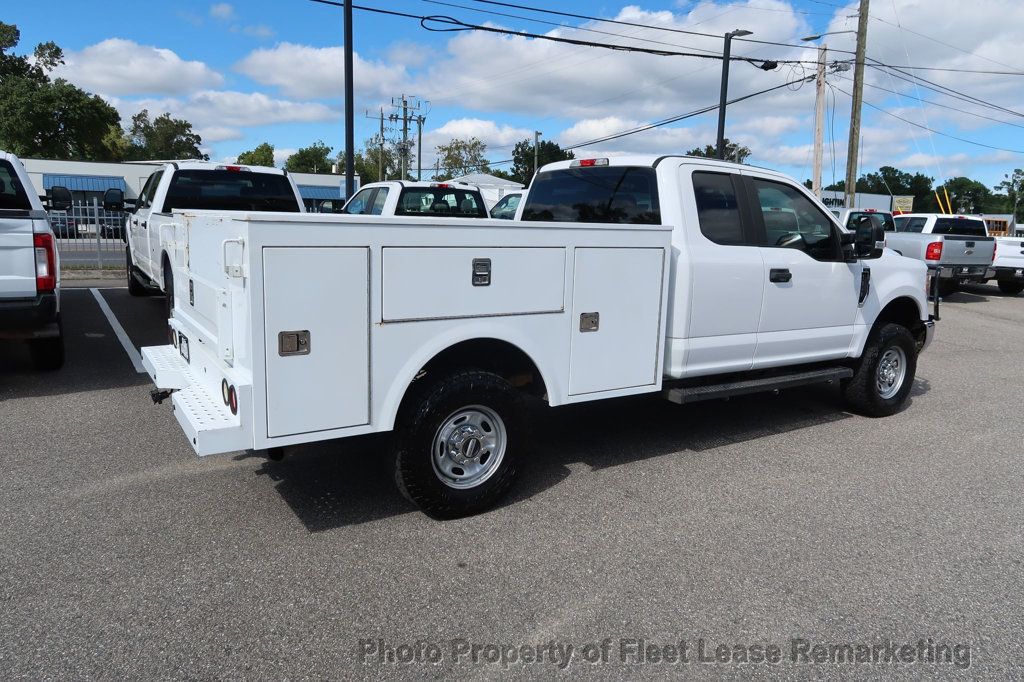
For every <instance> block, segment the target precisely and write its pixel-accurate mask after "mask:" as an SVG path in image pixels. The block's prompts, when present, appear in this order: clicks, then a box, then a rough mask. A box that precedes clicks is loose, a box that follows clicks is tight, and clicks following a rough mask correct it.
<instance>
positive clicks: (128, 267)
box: [124, 247, 149, 296]
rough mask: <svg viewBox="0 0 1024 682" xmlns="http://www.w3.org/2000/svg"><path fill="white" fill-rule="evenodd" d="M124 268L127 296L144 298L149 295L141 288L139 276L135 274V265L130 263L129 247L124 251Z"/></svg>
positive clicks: (144, 288)
mask: <svg viewBox="0 0 1024 682" xmlns="http://www.w3.org/2000/svg"><path fill="white" fill-rule="evenodd" d="M124 266H125V271H126V272H127V273H128V294H129V295H131V296H145V295H146V294H148V293H149V291H148V290H147V289H146V287H144V286H142V283H141V282H140V281H139V276H138V274H136V272H135V265H134V263H132V251H131V247H128V248H126V249H125V250H124Z"/></svg>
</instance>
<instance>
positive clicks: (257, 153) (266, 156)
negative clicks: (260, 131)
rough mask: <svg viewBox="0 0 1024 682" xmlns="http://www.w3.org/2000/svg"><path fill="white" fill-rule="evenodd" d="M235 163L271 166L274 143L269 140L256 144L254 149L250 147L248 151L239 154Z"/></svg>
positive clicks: (272, 163)
mask: <svg viewBox="0 0 1024 682" xmlns="http://www.w3.org/2000/svg"><path fill="white" fill-rule="evenodd" d="M236 163H241V164H245V165H247V166H273V165H274V145H272V144H270V143H269V142H264V143H263V144H260V145H256V148H255V149H250V150H249V151H246V152H242V153H241V154H239V155H238V159H237V161H236Z"/></svg>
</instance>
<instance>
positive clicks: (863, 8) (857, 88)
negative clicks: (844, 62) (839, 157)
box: [844, 0, 869, 208]
mask: <svg viewBox="0 0 1024 682" xmlns="http://www.w3.org/2000/svg"><path fill="white" fill-rule="evenodd" d="M868 2H869V0H860V10H859V12H860V14H859V16H858V18H857V52H856V55H855V57H854V60H855V61H854V64H853V106H852V108H851V110H850V141H849V144H848V145H847V148H846V183H845V184H846V186H845V188H844V189H845V190H846V208H855V207H854V202H856V200H857V152H858V151H859V149H858V148H859V147H860V110H861V104H862V102H863V101H864V56H865V54H866V53H867V48H868Z"/></svg>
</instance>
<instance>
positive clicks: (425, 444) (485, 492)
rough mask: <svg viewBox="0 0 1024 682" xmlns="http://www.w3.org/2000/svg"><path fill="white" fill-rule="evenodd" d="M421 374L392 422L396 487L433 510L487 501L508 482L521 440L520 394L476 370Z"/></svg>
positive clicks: (474, 507)
mask: <svg viewBox="0 0 1024 682" xmlns="http://www.w3.org/2000/svg"><path fill="white" fill-rule="evenodd" d="M422 381H424V384H423V385H421V386H415V385H414V388H413V389H412V393H411V394H410V396H409V398H408V399H407V404H406V405H404V406H403V409H402V414H401V415H400V416H399V423H398V424H397V425H396V433H397V442H396V453H395V482H396V483H397V484H398V488H399V490H400V491H401V492H402V494H403V495H405V497H406V498H408V499H409V500H411V501H412V502H413V503H415V504H416V505H417V506H419V508H420V509H422V510H423V511H424V512H426V513H427V514H429V515H431V516H434V517H437V518H454V517H459V516H467V515H470V514H476V513H479V512H482V511H484V510H486V509H488V508H490V507H492V506H493V505H494V504H495V502H497V501H498V500H499V499H500V498H501V497H502V496H503V495H504V494H505V493H506V492H507V491H508V489H509V488H510V487H511V485H512V482H513V480H514V479H515V476H516V470H517V468H518V461H519V459H520V457H522V455H523V453H524V451H525V448H526V447H527V439H528V436H527V428H526V417H525V404H524V402H523V398H522V395H521V394H520V393H519V392H518V391H517V390H516V389H515V388H514V387H513V386H512V385H511V384H509V383H508V382H507V381H506V380H505V379H503V378H502V377H500V376H498V375H496V374H492V373H490V372H484V371H480V370H460V371H457V372H455V373H453V374H449V375H447V376H444V377H442V378H440V379H437V380H434V381H433V382H430V381H429V380H422ZM417 383H418V382H417Z"/></svg>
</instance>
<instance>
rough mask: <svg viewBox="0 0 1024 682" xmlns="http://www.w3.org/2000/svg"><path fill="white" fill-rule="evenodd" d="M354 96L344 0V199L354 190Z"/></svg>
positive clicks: (349, 2)
mask: <svg viewBox="0 0 1024 682" xmlns="http://www.w3.org/2000/svg"><path fill="white" fill-rule="evenodd" d="M354 106H355V96H354V88H353V85H352V0H345V199H350V198H351V197H352V194H353V193H354V192H355V189H356V157H355V153H356V152H355V149H354V147H355V144H356V141H355V140H356V133H355V125H356V121H355V109H354Z"/></svg>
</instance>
